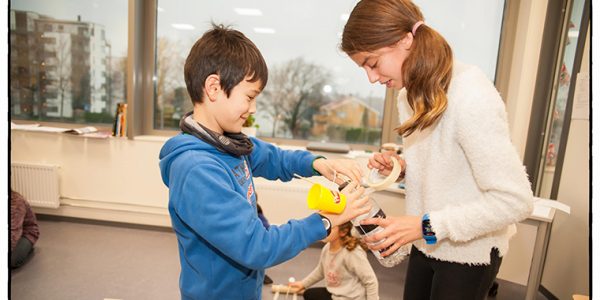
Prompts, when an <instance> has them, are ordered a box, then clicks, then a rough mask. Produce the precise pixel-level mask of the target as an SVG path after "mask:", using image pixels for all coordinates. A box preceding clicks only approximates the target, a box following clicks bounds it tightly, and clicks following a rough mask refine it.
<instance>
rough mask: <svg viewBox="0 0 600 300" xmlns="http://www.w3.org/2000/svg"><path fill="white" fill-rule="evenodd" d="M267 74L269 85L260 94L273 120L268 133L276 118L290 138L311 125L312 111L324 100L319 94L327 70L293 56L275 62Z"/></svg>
mask: <svg viewBox="0 0 600 300" xmlns="http://www.w3.org/2000/svg"><path fill="white" fill-rule="evenodd" d="M269 73H270V79H269V84H268V86H267V87H266V91H265V93H264V97H262V98H261V99H262V102H263V107H265V111H266V112H267V113H268V115H269V116H271V118H272V121H273V132H272V136H273V137H274V136H275V135H276V130H277V126H278V122H279V121H283V122H284V123H285V125H286V127H287V128H286V129H287V130H289V131H290V132H291V133H292V136H293V137H294V138H296V137H299V136H300V135H301V134H302V132H301V128H303V127H306V126H303V125H305V124H307V122H308V123H309V124H311V125H312V122H313V121H312V114H313V113H314V112H316V111H318V110H319V107H320V106H321V105H322V104H323V103H324V102H325V101H326V100H325V96H324V95H323V93H322V90H323V86H324V85H325V82H326V79H327V78H328V73H329V72H327V71H326V70H325V69H324V68H323V67H321V66H318V65H315V64H312V63H309V62H306V61H305V60H304V59H303V58H301V57H300V58H296V59H293V60H290V61H287V62H285V63H283V64H281V65H276V66H275V67H273V68H272V70H271V71H270V72H269Z"/></svg>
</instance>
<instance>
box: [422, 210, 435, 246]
mask: <svg viewBox="0 0 600 300" xmlns="http://www.w3.org/2000/svg"><path fill="white" fill-rule="evenodd" d="M421 224H422V228H423V239H425V243H427V245H433V244H435V243H437V237H436V236H435V232H434V231H433V228H431V222H430V220H429V214H424V215H423V220H422V222H421Z"/></svg>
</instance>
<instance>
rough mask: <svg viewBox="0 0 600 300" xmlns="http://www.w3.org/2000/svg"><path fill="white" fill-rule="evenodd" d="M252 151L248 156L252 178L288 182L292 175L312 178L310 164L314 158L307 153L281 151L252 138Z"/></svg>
mask: <svg viewBox="0 0 600 300" xmlns="http://www.w3.org/2000/svg"><path fill="white" fill-rule="evenodd" d="M252 143H253V144H254V149H253V150H252V153H251V154H250V165H251V168H252V173H253V175H254V176H258V177H263V178H266V179H269V180H276V179H280V180H282V181H290V180H292V178H293V177H294V174H298V175H300V176H303V177H310V176H313V175H314V174H313V168H312V163H313V161H314V160H315V158H316V156H314V155H313V154H311V153H310V152H308V151H302V150H295V151H291V150H283V149H281V148H279V147H277V146H274V145H272V144H269V143H266V142H263V141H261V140H259V139H257V138H252Z"/></svg>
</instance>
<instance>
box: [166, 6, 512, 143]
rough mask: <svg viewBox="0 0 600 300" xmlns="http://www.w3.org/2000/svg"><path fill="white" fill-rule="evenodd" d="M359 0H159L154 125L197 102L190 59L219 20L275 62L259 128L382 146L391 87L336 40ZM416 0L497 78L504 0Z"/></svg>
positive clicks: (465, 54) (279, 134) (273, 134)
mask: <svg viewBox="0 0 600 300" xmlns="http://www.w3.org/2000/svg"><path fill="white" fill-rule="evenodd" d="M355 3H356V1H334V2H323V1H316V0H312V1H294V2H289V1H288V2H285V3H284V2H280V1H246V2H244V3H243V5H242V4H238V3H236V2H232V1H225V2H223V1H219V2H214V1H213V2H211V1H200V2H199V1H194V0H176V1H166V0H158V8H157V11H158V12H157V37H156V45H157V49H156V53H157V55H156V74H155V75H156V80H155V107H154V129H176V128H177V126H178V123H179V118H180V117H181V116H182V115H183V114H184V113H185V112H187V111H189V110H191V109H192V105H191V101H190V99H189V97H188V95H187V91H186V89H185V83H184V80H183V71H182V70H183V64H184V61H185V58H186V57H187V54H188V52H189V49H190V48H191V46H192V45H193V43H194V42H195V41H196V40H197V39H198V38H199V37H200V36H201V35H202V34H203V33H204V32H205V31H206V30H208V29H209V28H210V23H211V21H214V22H215V23H217V24H225V25H231V26H232V27H233V28H235V29H237V30H240V31H241V32H243V33H244V34H245V35H246V36H248V38H250V39H251V40H252V41H253V42H254V43H255V44H256V45H257V46H258V48H259V49H260V51H261V52H262V54H263V56H264V57H265V60H266V62H267V65H268V67H269V82H268V84H267V86H266V87H265V90H264V91H263V93H261V95H260V96H259V97H258V98H257V102H258V104H257V113H256V120H257V123H258V125H259V128H258V136H260V137H267V138H276V139H294V140H309V141H327V142H342V143H358V144H367V145H375V146H378V145H379V144H380V143H381V136H382V134H381V133H382V124H383V122H382V121H383V115H384V112H383V107H384V101H385V93H386V91H385V88H384V87H382V86H381V85H371V84H370V83H369V82H368V80H367V78H366V75H365V73H364V71H362V70H361V69H359V68H358V67H357V66H356V65H355V64H354V63H353V62H352V61H351V60H350V59H348V58H347V57H346V55H345V54H344V53H342V52H341V51H340V50H339V49H338V47H339V43H340V39H341V33H342V30H343V26H344V24H345V22H346V20H347V17H348V15H349V13H350V11H351V10H352V8H353V7H354V4H355ZM417 4H418V5H420V6H421V9H422V10H423V13H424V15H425V16H426V18H427V20H432V21H431V23H428V24H429V25H431V26H432V27H434V28H436V29H438V30H439V31H440V32H441V33H442V34H443V35H444V36H445V37H446V38H447V39H448V41H449V43H450V44H451V46H453V48H454V51H455V55H456V57H457V58H458V59H460V60H462V61H465V62H468V63H473V64H477V65H479V66H480V67H481V68H482V69H483V70H484V71H485V72H486V74H488V76H489V77H490V79H492V80H493V79H494V73H495V67H496V60H497V56H498V45H499V40H500V30H501V25H502V17H503V8H504V1H500V0H496V1H484V2H481V1H477V0H463V1H459V2H456V1H452V2H448V1H417ZM181 7H186V8H187V9H185V10H182V9H181ZM199 12H201V13H199ZM448 15H452V16H453V18H448ZM457 20H462V21H457ZM295 74H302V75H304V76H294V75H295ZM389 101H393V100H391V99H390V100H389ZM390 113H394V112H390ZM394 126H395V125H394ZM388 130H389V129H388Z"/></svg>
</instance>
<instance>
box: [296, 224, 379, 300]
mask: <svg viewBox="0 0 600 300" xmlns="http://www.w3.org/2000/svg"><path fill="white" fill-rule="evenodd" d="M351 230H352V223H351V222H346V223H344V224H342V225H339V226H336V227H333V229H332V232H331V234H330V235H329V236H328V237H327V238H326V239H325V240H324V241H325V242H326V243H327V244H325V246H324V247H323V250H322V251H321V257H320V260H319V264H318V265H317V267H316V268H315V269H314V270H313V271H312V272H311V273H310V274H309V275H308V276H306V278H304V279H302V280H301V281H300V282H293V283H290V286H292V287H294V288H297V289H299V290H300V291H302V290H304V289H306V290H304V299H305V300H321V299H334V300H336V299H355V300H359V299H367V300H376V299H379V294H378V290H379V283H378V281H377V277H376V276H375V272H374V271H373V268H372V267H371V265H370V264H369V261H368V260H367V253H366V252H365V250H366V249H367V246H366V245H365V244H364V243H363V242H362V241H361V240H360V239H358V238H357V237H355V236H352V234H351ZM323 278H325V280H326V283H327V287H326V288H324V287H316V288H309V287H310V286H312V285H314V284H315V283H317V282H319V281H321V280H322V279H323Z"/></svg>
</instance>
